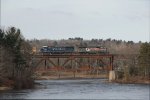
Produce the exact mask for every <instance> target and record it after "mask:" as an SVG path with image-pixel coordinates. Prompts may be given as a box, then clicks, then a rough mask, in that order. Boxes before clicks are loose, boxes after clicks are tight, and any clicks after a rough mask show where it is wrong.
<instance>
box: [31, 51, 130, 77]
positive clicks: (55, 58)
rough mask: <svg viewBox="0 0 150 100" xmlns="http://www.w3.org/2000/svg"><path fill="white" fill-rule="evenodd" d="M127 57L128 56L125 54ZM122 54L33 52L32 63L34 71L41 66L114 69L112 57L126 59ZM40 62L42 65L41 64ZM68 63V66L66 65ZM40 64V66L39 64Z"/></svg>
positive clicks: (62, 69) (88, 69)
mask: <svg viewBox="0 0 150 100" xmlns="http://www.w3.org/2000/svg"><path fill="white" fill-rule="evenodd" d="M126 57H128V56H126ZM126 57H125V56H124V55H116V54H80V53H72V54H52V55H50V54H34V55H33V57H32V58H33V63H34V66H35V68H36V69H35V71H40V70H41V69H40V68H41V67H42V68H44V70H51V71H56V72H58V73H59V78H60V72H61V71H68V70H69V71H72V72H73V73H74V77H75V72H77V71H93V70H97V71H98V70H102V71H104V70H105V71H112V70H113V69H114V59H115V60H116V59H128V58H126ZM34 61H36V62H34ZM41 64H42V65H41ZM67 64H68V66H69V67H68V66H67ZM40 65H41V66H40Z"/></svg>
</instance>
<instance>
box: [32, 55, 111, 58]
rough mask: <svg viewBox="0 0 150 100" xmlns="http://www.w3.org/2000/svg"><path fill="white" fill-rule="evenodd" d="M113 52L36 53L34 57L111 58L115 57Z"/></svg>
mask: <svg viewBox="0 0 150 100" xmlns="http://www.w3.org/2000/svg"><path fill="white" fill-rule="evenodd" d="M113 56H114V55H113V54H52V55H50V54H46V55H45V54H44V55H42V54H36V55H34V57H36V58H43V57H46V58H69V57H73V58H91V57H92V58H103V57H107V58H111V57H113Z"/></svg>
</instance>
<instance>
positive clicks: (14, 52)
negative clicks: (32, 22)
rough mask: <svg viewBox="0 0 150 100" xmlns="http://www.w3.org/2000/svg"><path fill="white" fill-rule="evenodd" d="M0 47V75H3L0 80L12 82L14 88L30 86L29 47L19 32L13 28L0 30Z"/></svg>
mask: <svg viewBox="0 0 150 100" xmlns="http://www.w3.org/2000/svg"><path fill="white" fill-rule="evenodd" d="M0 47H1V50H0V69H2V70H0V73H3V77H1V78H0V80H1V79H8V80H13V81H14V87H15V88H28V87H30V86H32V85H33V79H32V66H31V63H30V62H31V56H30V51H31V47H30V45H29V44H28V43H27V42H26V41H25V40H24V38H23V36H22V35H21V32H20V30H19V29H16V28H15V27H11V28H8V29H7V30H2V29H0ZM29 83H30V85H29Z"/></svg>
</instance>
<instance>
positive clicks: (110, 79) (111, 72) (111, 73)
mask: <svg viewBox="0 0 150 100" xmlns="http://www.w3.org/2000/svg"><path fill="white" fill-rule="evenodd" d="M115 79H116V75H115V71H109V81H110V82H111V81H113V80H115Z"/></svg>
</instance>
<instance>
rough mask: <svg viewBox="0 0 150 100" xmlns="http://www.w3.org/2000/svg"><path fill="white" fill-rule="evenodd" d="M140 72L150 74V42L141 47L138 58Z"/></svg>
mask: <svg viewBox="0 0 150 100" xmlns="http://www.w3.org/2000/svg"><path fill="white" fill-rule="evenodd" d="M138 63H139V66H140V73H141V74H143V75H144V76H148V75H150V43H147V42H146V43H143V44H142V45H141V47H140V55H139V59H138Z"/></svg>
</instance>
